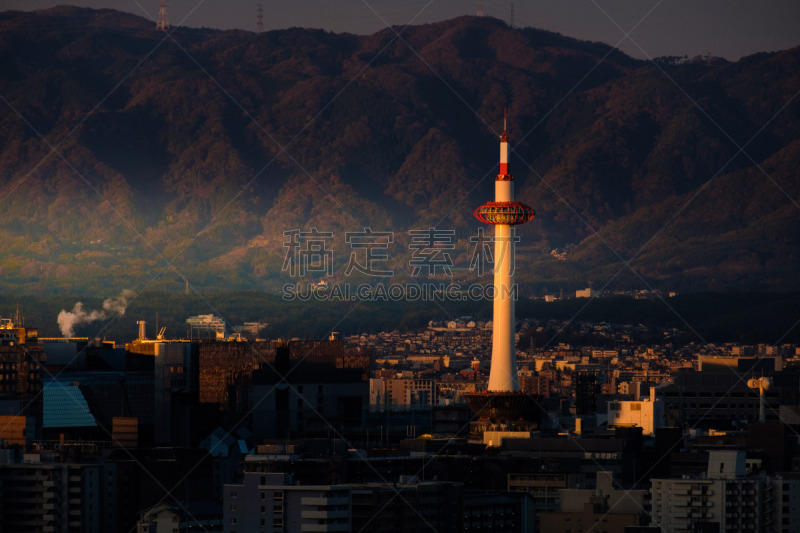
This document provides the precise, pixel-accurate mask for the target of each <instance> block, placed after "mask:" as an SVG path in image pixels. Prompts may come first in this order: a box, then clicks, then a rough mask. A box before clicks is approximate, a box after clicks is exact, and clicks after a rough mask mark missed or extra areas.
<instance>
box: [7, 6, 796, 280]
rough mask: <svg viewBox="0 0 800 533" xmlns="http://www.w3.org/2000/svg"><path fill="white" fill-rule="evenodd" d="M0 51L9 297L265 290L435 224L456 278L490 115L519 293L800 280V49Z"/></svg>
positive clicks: (459, 23)
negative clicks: (188, 288) (326, 252)
mask: <svg viewBox="0 0 800 533" xmlns="http://www.w3.org/2000/svg"><path fill="white" fill-rule="evenodd" d="M397 33H400V37H398V36H397ZM0 50H2V51H4V52H6V53H5V55H6V56H8V57H11V58H12V59H11V60H10V61H8V62H6V64H5V65H4V66H0V94H2V95H3V97H4V98H5V99H6V101H7V104H8V105H7V106H6V107H7V113H5V114H4V115H2V116H0V125H2V127H3V129H4V131H7V132H9V133H8V135H7V136H6V137H5V139H0V207H2V211H3V213H2V214H0V221H1V227H0V245H2V247H3V249H4V250H6V253H5V257H4V258H3V259H2V261H0V274H2V276H3V282H2V286H3V290H34V291H36V290H48V291H56V292H58V291H64V290H69V289H74V287H76V285H77V286H85V288H86V289H90V290H100V289H99V288H100V287H103V288H105V287H108V286H114V287H117V286H119V287H129V284H133V285H137V284H138V285H140V286H142V287H149V286H153V285H155V287H157V288H159V289H164V288H166V289H170V288H172V289H173V290H181V289H182V288H183V281H182V280H183V278H188V279H190V280H191V281H192V283H193V284H196V285H198V286H207V287H220V286H226V287H232V288H246V289H252V288H266V289H271V288H274V287H279V286H280V285H281V284H282V283H285V282H286V281H292V279H291V276H288V275H287V273H285V272H281V265H282V264H283V259H284V256H285V254H286V252H287V248H286V247H285V246H284V245H285V239H286V237H285V236H284V232H286V231H288V230H294V229H308V228H310V227H317V228H319V230H320V231H328V232H331V233H333V234H334V236H335V241H336V247H335V249H336V251H337V255H336V257H335V260H334V263H335V275H334V277H335V278H336V279H344V278H343V273H342V272H343V270H344V266H345V264H346V263H347V259H348V255H347V252H348V250H347V247H346V243H345V242H344V233H345V232H355V231H362V230H363V228H365V227H371V228H372V229H374V230H375V231H392V232H394V237H395V242H394V247H393V248H392V249H391V252H392V254H391V255H392V259H393V260H394V262H396V263H399V264H400V265H401V266H403V265H402V263H403V261H406V262H407V257H406V256H407V255H408V253H409V248H408V245H409V235H408V230H411V229H420V228H427V227H440V228H443V229H447V230H452V231H453V232H454V237H453V240H454V244H455V248H454V251H453V257H454V262H455V263H456V265H457V266H466V265H467V264H469V255H470V252H471V250H470V243H469V238H468V237H469V236H471V235H473V234H474V233H475V232H476V231H477V228H478V226H479V224H478V223H477V222H476V221H473V220H472V218H471V213H472V210H473V209H474V207H476V206H477V205H480V204H481V203H483V202H484V201H486V200H488V199H491V197H492V188H491V182H492V181H493V180H492V177H493V176H494V173H496V165H497V148H496V142H497V137H496V135H497V134H498V130H499V128H500V127H501V120H502V116H503V113H504V109H506V108H508V109H510V113H509V125H508V129H509V136H510V141H511V146H512V154H511V160H510V163H511V169H512V173H513V174H514V176H515V179H516V181H517V191H518V198H519V199H520V200H521V201H525V202H526V203H528V204H529V205H531V206H533V207H534V209H535V210H536V211H537V218H536V219H534V221H533V222H532V223H531V224H528V225H526V226H523V227H521V228H520V231H521V236H522V239H523V244H521V246H522V248H521V249H522V250H524V251H525V253H521V254H519V256H518V261H520V266H521V268H520V272H519V273H518V279H519V280H520V282H521V283H523V284H524V286H526V287H529V290H530V291H532V292H533V293H541V292H542V291H543V290H552V289H553V288H554V287H557V286H564V285H567V286H581V285H582V284H585V283H587V282H588V281H594V282H595V283H600V284H602V283H604V282H605V281H604V280H607V279H611V277H612V276H613V273H614V272H616V271H617V270H619V269H620V268H623V269H625V274H624V275H622V276H620V277H619V278H614V279H613V280H612V283H611V284H610V285H609V286H616V285H619V284H628V285H633V286H639V287H641V286H642V284H643V283H645V284H646V285H651V286H657V287H660V288H665V289H677V290H702V289H706V288H714V289H715V290H716V289H722V290H724V289H748V290H752V289H769V290H790V289H795V290H796V289H797V288H798V286H800V277H799V276H798V275H797V273H796V269H793V268H792V265H793V264H795V263H796V260H797V258H798V255H800V242H799V241H798V237H796V236H797V235H799V234H800V231H797V230H798V229H800V228H798V225H800V224H799V222H798V219H799V218H800V217H798V213H800V209H798V208H797V207H796V206H797V198H798V197H799V196H798V193H800V191H798V185H797V180H796V179H794V178H793V177H794V175H795V171H794V169H793V168H792V162H793V161H797V160H798V155H800V154H798V150H800V144H798V139H800V131H799V130H798V128H800V126H798V125H799V124H800V120H798V119H800V110H798V106H797V104H796V102H795V103H794V104H793V103H792V100H791V98H792V97H793V95H796V94H797V92H798V91H800V74H798V70H797V69H796V66H797V65H798V63H800V61H799V59H800V48H793V49H790V50H785V51H781V52H774V53H764V54H756V55H754V56H748V57H746V58H743V59H741V60H740V61H738V62H735V63H729V62H726V61H724V60H715V59H712V58H706V59H702V60H699V61H694V62H691V61H688V62H684V63H683V64H668V63H665V64H663V65H662V64H659V63H658V62H644V61H640V60H636V59H632V58H630V57H628V56H625V55H624V54H622V53H621V52H619V51H616V50H614V49H613V48H611V47H609V46H608V45H604V44H602V43H588V42H584V41H579V40H575V39H571V38H569V37H564V36H561V35H558V34H553V33H551V32H546V31H542V30H535V29H530V28H526V29H513V28H509V27H508V26H506V25H505V24H504V23H502V22H501V21H498V20H495V19H490V18H476V17H459V18H457V19H453V20H450V21H445V22H441V23H436V24H425V25H420V26H410V27H404V28H387V29H385V30H382V31H381V32H378V33H376V34H373V35H369V36H363V37H362V36H354V35H350V34H332V33H330V32H325V31H322V30H304V29H299V28H292V29H288V30H276V31H270V32H265V33H261V34H254V33H250V32H244V31H219V30H208V29H199V30H197V29H188V28H176V29H175V30H174V32H173V33H172V34H171V35H170V36H166V35H165V34H164V33H163V32H157V31H156V30H155V29H154V28H153V25H152V24H151V23H150V21H146V20H145V19H141V18H139V17H136V16H134V15H129V14H122V13H119V12H114V11H112V10H99V11H96V10H91V9H85V8H69V7H63V6H62V7H59V8H53V9H50V10H45V11H41V12H35V13H20V12H5V13H0ZM11 50H22V53H20V54H14V55H9V52H10V51H11ZM23 117H24V119H23ZM37 132H38V133H41V134H42V135H43V136H44V137H45V139H47V143H44V142H42V141H41V139H39V138H38V136H37ZM754 134H755V137H753V135H754ZM65 136H67V137H66V139H65V140H63V139H64V137H65ZM48 143H49V144H48ZM52 147H56V148H57V151H58V154H52V155H50V156H49V157H46V154H48V153H49V152H50V151H51V150H52ZM741 148H744V149H745V153H744V154H743V153H741V150H740V149H741ZM62 155H63V158H62V157H61V156H62ZM43 157H44V158H45V159H44V161H43V162H42V158H43ZM76 171H77V172H76ZM676 213H677V218H675V219H674V220H673V217H675V216H676ZM563 247H569V249H570V252H569V253H568V254H567V256H566V260H565V261H559V260H557V259H555V258H554V257H553V256H551V255H550V254H549V252H550V250H551V249H555V248H563ZM643 247H644V248H643ZM640 249H641V252H640ZM631 258H634V262H633V267H634V268H635V269H636V271H635V272H631V271H630V270H628V269H627V267H625V261H630V259H631ZM712 258H713V260H712ZM163 269H166V270H165V272H167V273H169V275H161V276H160V277H159V276H155V277H153V276H154V274H153V272H158V271H160V270H163ZM407 270H408V268H405V269H402V268H401V269H400V271H402V274H400V273H398V275H402V276H407V275H408V272H407ZM641 278H644V280H645V281H644V282H643V281H642V279H641ZM601 280H603V281H601ZM93 288H95V289H93Z"/></svg>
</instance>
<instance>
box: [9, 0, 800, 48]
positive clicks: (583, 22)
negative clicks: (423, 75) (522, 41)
mask: <svg viewBox="0 0 800 533" xmlns="http://www.w3.org/2000/svg"><path fill="white" fill-rule="evenodd" d="M65 3H71V4H73V5H79V6H84V7H93V8H100V7H106V8H113V9H118V10H121V11H128V12H131V13H134V14H137V15H140V16H143V17H146V18H151V19H153V20H155V18H156V17H157V15H158V8H159V3H160V0H74V1H72V2H69V0H61V1H52V0H0V10H6V9H22V10H33V9H41V8H46V7H52V6H55V5H59V4H65ZM258 3H261V4H262V5H263V9H264V27H265V29H267V30H271V29H281V28H289V27H292V26H301V27H309V28H324V29H327V30H330V31H334V32H350V33H359V34H368V33H373V32H375V31H378V30H380V29H383V28H385V27H386V23H389V24H399V25H404V24H408V23H413V24H423V23H428V22H435V21H439V20H445V19H449V18H453V17H456V16H459V15H467V14H469V15H474V14H475V11H476V7H477V1H476V0H285V1H282V2H275V1H272V0H252V1H250V0H167V13H168V15H169V21H170V23H172V24H173V25H182V26H192V27H210V28H221V29H230V28H238V29H244V30H252V31H255V29H256V4H258ZM512 3H513V6H514V25H515V26H532V27H536V28H542V29H546V30H550V31H556V32H559V33H562V34H564V35H568V36H570V37H575V38H578V39H585V40H591V41H602V42H605V43H608V44H611V45H616V46H617V47H618V48H620V49H621V50H623V51H625V52H626V53H628V54H630V55H632V56H634V57H638V58H646V57H657V56H662V55H689V56H694V55H698V54H709V53H710V54H711V55H715V56H722V57H726V58H728V59H738V58H739V57H741V56H743V55H749V54H753V53H756V52H762V51H773V50H782V49H786V48H792V47H794V46H798V45H800V0H536V1H534V0H517V1H516V2H509V1H506V0H483V11H484V14H485V15H488V16H492V17H496V18H499V19H502V20H505V21H506V22H509V19H510V14H511V5H512ZM631 29H633V31H631ZM629 31H631V33H630V37H631V38H632V39H633V40H630V39H626V38H624V37H625V33H626V32H629Z"/></svg>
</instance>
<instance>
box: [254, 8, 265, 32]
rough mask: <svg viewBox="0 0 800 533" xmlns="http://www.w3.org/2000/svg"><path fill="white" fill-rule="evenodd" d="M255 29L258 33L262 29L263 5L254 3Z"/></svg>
mask: <svg viewBox="0 0 800 533" xmlns="http://www.w3.org/2000/svg"><path fill="white" fill-rule="evenodd" d="M256 30H257V31H258V33H261V32H263V31H264V6H263V5H262V4H256Z"/></svg>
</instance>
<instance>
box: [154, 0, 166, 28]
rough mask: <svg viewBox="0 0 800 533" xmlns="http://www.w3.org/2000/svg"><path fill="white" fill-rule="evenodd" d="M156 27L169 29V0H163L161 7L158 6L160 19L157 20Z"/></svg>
mask: <svg viewBox="0 0 800 533" xmlns="http://www.w3.org/2000/svg"><path fill="white" fill-rule="evenodd" d="M156 29H157V30H162V31H168V30H169V21H168V20H167V0H161V7H159V8H158V21H157V22H156Z"/></svg>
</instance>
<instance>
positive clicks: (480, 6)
mask: <svg viewBox="0 0 800 533" xmlns="http://www.w3.org/2000/svg"><path fill="white" fill-rule="evenodd" d="M475 15H477V16H479V17H482V16H483V0H478V9H477V10H476V11H475Z"/></svg>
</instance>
